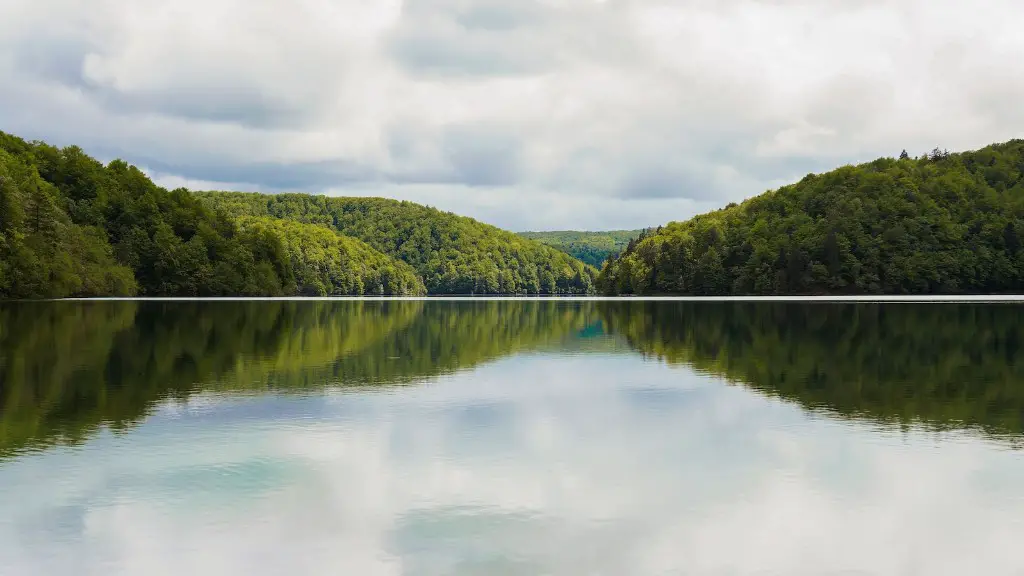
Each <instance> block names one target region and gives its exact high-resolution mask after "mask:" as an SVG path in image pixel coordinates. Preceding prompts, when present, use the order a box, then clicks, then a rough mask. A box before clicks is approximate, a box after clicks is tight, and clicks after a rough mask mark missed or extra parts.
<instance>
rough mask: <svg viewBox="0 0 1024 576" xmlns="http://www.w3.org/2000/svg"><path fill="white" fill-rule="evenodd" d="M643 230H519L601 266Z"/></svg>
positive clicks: (525, 236)
mask: <svg viewBox="0 0 1024 576" xmlns="http://www.w3.org/2000/svg"><path fill="white" fill-rule="evenodd" d="M640 232H642V230H608V231H605V232H578V231H575V230H562V231H553V232H519V235H520V236H522V237H523V238H529V239H531V240H536V241H537V242H541V243H543V244H547V245H548V246H551V247H553V248H556V249H558V250H561V251H562V252H565V253H566V254H569V255H570V256H572V257H573V258H576V259H578V260H581V261H583V262H585V263H587V264H590V265H591V266H594V267H596V268H600V267H601V266H602V265H603V264H604V262H605V260H607V259H608V257H609V256H611V255H612V254H618V253H619V252H621V251H622V250H624V249H625V248H626V245H627V244H629V241H630V240H632V239H633V238H636V237H637V236H639V235H640Z"/></svg>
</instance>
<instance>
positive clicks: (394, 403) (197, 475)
mask: <svg viewBox="0 0 1024 576" xmlns="http://www.w3.org/2000/svg"><path fill="white" fill-rule="evenodd" d="M1022 447H1024V305H1022V304H982V303H969V304H891V303H885V304H857V303H839V304H835V303H832V304H828V303H813V304H808V303H782V302H770V303H764V302H761V303H752V302H669V301H659V302H640V301H634V302H621V301H613V302H593V301H484V302H480V301H461V302H450V301H308V302H303V301H262V302H259V301H257V302H130V301H129V302H59V303H20V304H4V305H0V574H4V575H12V576H14V575H48V574H76V575H92V574H95V575H101V574H102V575H120V574H125V575H127V574H132V575H136V574H145V575H153V576H157V575H164V574H166V575H174V576H180V575H183V574H194V575H205V574H211V575H219V574H254V575H278V574H281V575H293V574H294V575H298V574H316V575H319V574H325V575H326V574H332V575H333V574H352V575H361V576H363V575H365V576H374V575H378V574H379V575H391V574H409V575H428V574H429V575H433V574H486V575H502V574H523V575H541V574H569V575H589V574H607V575H615V576H620V575H625V574H699V575H747V574H757V575H768V574H771V575H774V574H779V575H808V576H810V575H814V576H821V575H831V574H836V575H838V574H842V575H853V574H879V575H883V574H884V575H893V574H899V575H903V574H906V575H927V576H936V575H947V574H948V575H957V576H962V575H964V574H979V575H980V574H984V575H986V576H991V575H1003V574H1015V575H1016V574H1024V545H1022V544H1021V543H1022V542H1024V451H1022Z"/></svg>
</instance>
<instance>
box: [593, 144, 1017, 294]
mask: <svg viewBox="0 0 1024 576" xmlns="http://www.w3.org/2000/svg"><path fill="white" fill-rule="evenodd" d="M1022 174H1024V140H1013V141H1010V142H1007V143H1004V144H996V145H992V146H989V147H986V148H983V149H981V150H977V151H974V152H965V153H961V154H950V153H948V152H945V151H940V150H934V151H933V152H932V153H930V154H928V155H926V156H922V157H920V158H911V157H909V156H908V155H907V154H906V153H903V154H901V155H900V158H898V159H895V158H880V159H878V160H875V161H873V162H869V163H866V164H862V165H859V166H845V167H842V168H839V169H837V170H834V171H832V172H828V173H825V174H820V175H813V174H812V175H808V176H807V177H805V178H804V179H803V180H801V181H800V182H798V183H796V184H793V185H789V186H785V187H782V188H779V189H777V190H774V191H769V192H766V193H765V194H762V195H760V196H756V197H754V198H751V199H749V200H746V201H745V202H743V203H742V204H739V205H736V204H731V205H729V206H728V207H726V208H723V209H720V210H718V211H715V212H711V213H709V214H704V215H701V216H697V217H695V218H693V219H691V220H688V221H685V222H673V223H671V224H668V225H667V226H664V227H663V228H659V229H658V230H656V231H652V232H645V233H644V234H642V235H641V236H642V237H641V238H640V239H639V241H637V242H633V243H631V246H629V247H628V248H627V249H626V250H625V251H624V252H623V253H622V255H621V256H620V257H618V258H612V259H611V260H610V261H609V262H608V264H607V265H606V266H605V267H604V268H603V269H602V271H601V273H600V275H599V278H598V284H599V288H600V290H601V291H602V292H603V293H605V294H686V295H726V294H929V293H931V294H966V293H1007V292H1020V291H1021V289H1022V288H1024V251H1022V250H1021V234H1024V179H1022Z"/></svg>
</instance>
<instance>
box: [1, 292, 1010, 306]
mask: <svg viewBox="0 0 1024 576" xmlns="http://www.w3.org/2000/svg"><path fill="white" fill-rule="evenodd" d="M349 300H352V301H371V302H372V301H383V302H387V301H419V302H427V301H451V302H455V301H470V300H475V301H506V300H508V301H523V300H528V301H542V300H547V301H572V302H619V301H621V302H794V303H801V302H804V303H815V302H823V303H840V302H851V303H885V302H889V303H959V302H978V303H1012V302H1024V294H972V295H959V296H941V295H934V294H929V295H920V296H906V295H899V296H896V295H888V296H883V295H880V296H868V295H855V296H849V295H845V296H500V295H487V296H470V295H465V296H458V295H438V296H212V297H202V296H195V297H191V296H142V297H137V296H132V297H128V296H111V297H88V298H53V299H40V300H0V304H7V303H18V302H260V301H298V302H301V301H308V302H323V301H327V302H329V301H349Z"/></svg>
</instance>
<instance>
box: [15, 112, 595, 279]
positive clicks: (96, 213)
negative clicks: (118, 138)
mask: <svg viewBox="0 0 1024 576" xmlns="http://www.w3.org/2000/svg"><path fill="white" fill-rule="evenodd" d="M596 273H597V271H596V270H595V269H594V268H591V267H588V266H586V265H585V264H583V263H582V262H580V261H578V260H576V259H574V258H572V257H570V256H568V255H566V254H564V253H562V252H560V251H558V250H555V249H554V248H551V247H548V246H544V245H542V244H540V243H538V242H534V241H532V240H528V239H525V238H521V237H519V236H516V235H515V234H513V233H511V232H506V231H504V230H500V229H498V228H495V227H493V226H488V225H486V224H482V223H480V222H477V221H475V220H472V219H470V218H462V217H459V216H456V215H454V214H451V213H446V212H441V211H439V210H434V209H432V208H428V207H426V206H420V205H417V204H413V203H410V202H398V201H394V200H385V199H380V198H331V199H327V198H324V197H320V196H308V195H301V194H287V195H281V196H260V195H255V194H239V193H232V194H228V193H205V194H197V193H193V192H190V191H189V190H186V189H184V188H179V189H176V190H171V191H168V190H166V189H164V188H162V187H160V186H157V185H156V184H154V183H153V182H152V181H151V180H150V179H149V178H148V177H147V176H146V175H145V174H144V173H143V172H142V171H141V170H139V169H138V168H136V167H134V166H131V165H129V164H128V163H126V162H124V161H122V160H115V161H113V162H110V163H109V164H107V165H103V164H101V163H100V162H98V161H96V160H95V159H93V158H91V157H89V156H88V155H87V154H86V153H85V152H84V151H83V150H82V149H81V148H78V147H76V146H68V147H65V148H57V147H54V146H50V145H48V144H46V143H43V142H27V141H25V140H23V139H21V138H18V137H17V136H13V135H9V134H6V133H3V132H0V299H9V298H18V299H26V298H62V297H69V296H132V295H144V296H287V295H306V296H326V295H364V294H368V295H377V294H383V295H404V294H414V295H415V294H424V293H425V292H427V291H428V290H429V291H430V292H431V293H434V294H496V293H501V294H524V293H531V294H589V293H592V292H593V286H594V284H593V278H594V276H595V275H596Z"/></svg>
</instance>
